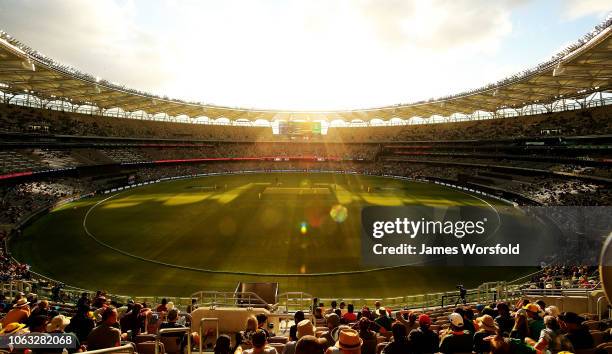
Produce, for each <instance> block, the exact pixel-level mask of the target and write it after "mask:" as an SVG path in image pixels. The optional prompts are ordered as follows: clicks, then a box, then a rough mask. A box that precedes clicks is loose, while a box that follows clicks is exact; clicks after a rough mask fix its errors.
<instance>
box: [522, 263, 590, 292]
mask: <svg viewBox="0 0 612 354" xmlns="http://www.w3.org/2000/svg"><path fill="white" fill-rule="evenodd" d="M599 282H600V279H599V269H598V267H595V266H578V265H552V266H547V267H545V268H543V270H542V272H540V273H538V274H536V275H534V276H533V277H532V278H531V283H530V284H529V285H528V286H529V287H530V288H537V289H564V288H586V289H592V288H593V287H595V286H596V285H597V284H599Z"/></svg>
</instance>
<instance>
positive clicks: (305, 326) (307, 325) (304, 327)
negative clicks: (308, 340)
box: [282, 320, 315, 354]
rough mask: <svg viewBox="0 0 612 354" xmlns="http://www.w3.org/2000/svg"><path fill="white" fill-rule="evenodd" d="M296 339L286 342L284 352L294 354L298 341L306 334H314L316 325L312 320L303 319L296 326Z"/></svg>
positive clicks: (284, 353)
mask: <svg viewBox="0 0 612 354" xmlns="http://www.w3.org/2000/svg"><path fill="white" fill-rule="evenodd" d="M295 335H296V337H297V339H296V340H293V341H291V342H288V343H287V344H285V348H284V349H283V353H282V354H294V353H295V347H296V345H297V341H298V340H299V339H300V338H302V337H304V336H314V335H315V327H314V325H313V324H312V322H311V321H310V320H301V321H300V322H299V323H298V324H297V326H296V334H295Z"/></svg>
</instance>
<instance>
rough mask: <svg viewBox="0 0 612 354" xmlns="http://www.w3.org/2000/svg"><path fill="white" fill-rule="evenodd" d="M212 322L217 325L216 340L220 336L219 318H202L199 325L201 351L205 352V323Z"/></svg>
mask: <svg viewBox="0 0 612 354" xmlns="http://www.w3.org/2000/svg"><path fill="white" fill-rule="evenodd" d="M206 322H212V323H214V326H215V340H216V339H217V338H218V337H219V319H218V318H202V319H201V320H200V325H199V327H198V333H199V335H200V344H199V345H198V349H200V353H203V350H202V348H203V345H204V331H203V330H204V323H206Z"/></svg>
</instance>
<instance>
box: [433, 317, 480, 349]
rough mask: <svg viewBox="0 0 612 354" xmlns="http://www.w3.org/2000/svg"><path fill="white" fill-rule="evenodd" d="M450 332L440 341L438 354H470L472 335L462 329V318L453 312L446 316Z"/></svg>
mask: <svg viewBox="0 0 612 354" xmlns="http://www.w3.org/2000/svg"><path fill="white" fill-rule="evenodd" d="M448 320H449V322H450V328H449V329H450V332H448V333H447V334H446V335H445V336H444V338H442V341H440V353H444V354H451V353H471V352H472V346H473V339H472V334H471V333H470V332H469V331H466V330H464V329H463V327H464V322H463V316H461V315H460V314H458V313H456V312H453V313H451V314H450V315H449V316H448Z"/></svg>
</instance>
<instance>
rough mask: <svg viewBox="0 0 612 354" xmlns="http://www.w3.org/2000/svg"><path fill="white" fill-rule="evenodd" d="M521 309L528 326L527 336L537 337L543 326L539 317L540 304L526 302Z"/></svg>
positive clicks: (542, 320) (542, 321)
mask: <svg viewBox="0 0 612 354" xmlns="http://www.w3.org/2000/svg"><path fill="white" fill-rule="evenodd" d="M523 309H524V310H525V311H526V314H527V325H528V326H529V337H530V338H539V337H540V333H541V332H542V330H543V329H544V328H545V327H544V319H543V318H542V317H540V311H541V309H540V306H539V305H538V304H535V303H530V304H527V305H526V306H525V307H523Z"/></svg>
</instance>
